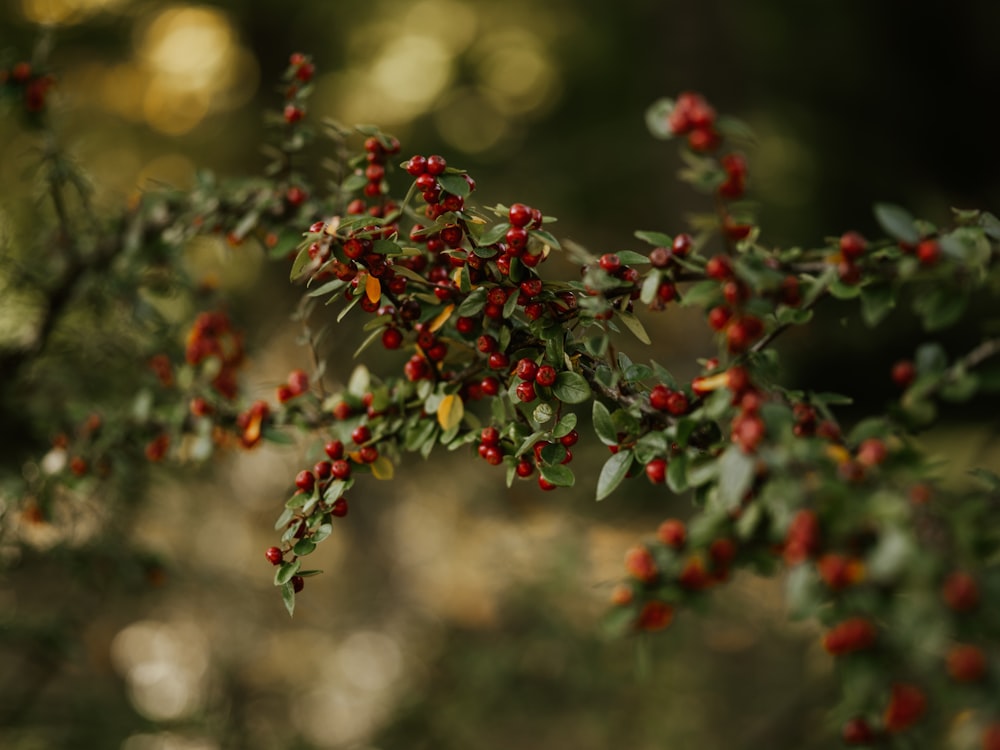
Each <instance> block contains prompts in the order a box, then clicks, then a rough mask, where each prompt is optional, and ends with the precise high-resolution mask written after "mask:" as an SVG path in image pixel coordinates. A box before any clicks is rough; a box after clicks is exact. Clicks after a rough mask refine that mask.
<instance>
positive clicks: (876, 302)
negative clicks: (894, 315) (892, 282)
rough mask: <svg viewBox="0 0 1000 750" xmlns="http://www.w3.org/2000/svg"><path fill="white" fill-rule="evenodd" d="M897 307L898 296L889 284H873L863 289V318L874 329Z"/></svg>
mask: <svg viewBox="0 0 1000 750" xmlns="http://www.w3.org/2000/svg"><path fill="white" fill-rule="evenodd" d="M895 306H896V296H895V294H894V293H893V289H892V287H891V286H889V285H888V284H872V285H870V286H866V287H863V288H862V289H861V317H862V319H863V320H864V321H865V325H867V326H868V327H869V328H874V327H875V326H877V325H878V324H879V323H880V322H882V319H883V318H885V316H886V315H888V314H889V311H891V310H892V308H894V307H895Z"/></svg>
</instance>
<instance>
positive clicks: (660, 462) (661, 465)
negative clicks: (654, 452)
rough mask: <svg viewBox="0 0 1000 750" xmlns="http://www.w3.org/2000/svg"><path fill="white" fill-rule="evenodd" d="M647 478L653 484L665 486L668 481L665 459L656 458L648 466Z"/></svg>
mask: <svg viewBox="0 0 1000 750" xmlns="http://www.w3.org/2000/svg"><path fill="white" fill-rule="evenodd" d="M646 478H647V479H649V481H650V482H652V483H653V484H663V483H664V482H666V481H667V461H666V459H664V458H654V459H653V460H652V461H650V462H649V463H648V464H646Z"/></svg>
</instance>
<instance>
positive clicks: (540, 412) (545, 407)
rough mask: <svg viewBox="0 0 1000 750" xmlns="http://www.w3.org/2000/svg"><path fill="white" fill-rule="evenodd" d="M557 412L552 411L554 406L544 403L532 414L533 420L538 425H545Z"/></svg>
mask: <svg viewBox="0 0 1000 750" xmlns="http://www.w3.org/2000/svg"><path fill="white" fill-rule="evenodd" d="M554 413H555V412H553V410H552V405H551V404H547V403H545V402H544V401H543V402H542V403H540V404H539V405H538V406H536V407H535V410H534V411H533V412H531V418H532V420H534V421H535V422H536V423H537V424H545V423H546V422H548V421H549V420H550V419H552V416H553V414H554Z"/></svg>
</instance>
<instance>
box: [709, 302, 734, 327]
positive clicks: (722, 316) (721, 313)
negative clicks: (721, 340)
mask: <svg viewBox="0 0 1000 750" xmlns="http://www.w3.org/2000/svg"><path fill="white" fill-rule="evenodd" d="M732 317H733V311H732V310H730V309H729V308H728V307H726V306H724V305H718V306H717V307H713V308H712V309H711V310H709V311H708V325H709V326H710V327H711V328H712V330H713V331H721V330H722V329H723V328H725V327H726V324H727V323H728V322H729V320H730V319H731V318H732Z"/></svg>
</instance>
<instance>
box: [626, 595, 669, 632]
mask: <svg viewBox="0 0 1000 750" xmlns="http://www.w3.org/2000/svg"><path fill="white" fill-rule="evenodd" d="M673 619H674V608H673V607H671V606H670V605H669V604H667V603H666V602H661V601H656V600H654V601H650V602H646V603H645V604H644V605H643V607H642V611H641V612H639V618H638V619H637V620H636V623H635V626H636V627H637V628H638V629H639V630H645V631H647V632H653V631H657V630H663V629H664V628H666V627H668V626H669V625H670V623H671V621H672V620H673Z"/></svg>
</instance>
